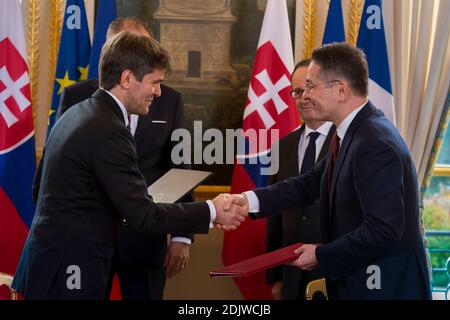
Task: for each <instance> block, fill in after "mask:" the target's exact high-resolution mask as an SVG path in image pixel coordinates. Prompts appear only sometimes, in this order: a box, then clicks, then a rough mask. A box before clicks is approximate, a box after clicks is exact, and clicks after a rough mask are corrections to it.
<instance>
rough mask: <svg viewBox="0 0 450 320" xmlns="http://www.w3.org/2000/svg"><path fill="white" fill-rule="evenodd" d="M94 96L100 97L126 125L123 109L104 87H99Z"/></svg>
mask: <svg viewBox="0 0 450 320" xmlns="http://www.w3.org/2000/svg"><path fill="white" fill-rule="evenodd" d="M92 97H93V98H96V99H99V100H100V102H101V103H102V104H103V105H105V106H107V107H108V108H110V110H111V111H112V112H113V113H114V114H115V115H116V116H117V117H118V118H119V119H120V121H121V122H122V123H123V125H124V126H125V119H124V118H123V113H122V110H120V107H119V105H118V104H117V102H116V101H115V100H114V99H113V97H111V96H110V95H109V93H108V92H106V91H105V90H103V89H97V91H95V93H94V94H93V95H92Z"/></svg>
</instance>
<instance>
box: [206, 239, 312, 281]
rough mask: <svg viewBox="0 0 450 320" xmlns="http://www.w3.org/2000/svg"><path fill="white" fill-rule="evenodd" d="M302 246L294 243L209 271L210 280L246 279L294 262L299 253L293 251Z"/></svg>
mask: <svg viewBox="0 0 450 320" xmlns="http://www.w3.org/2000/svg"><path fill="white" fill-rule="evenodd" d="M302 245H303V243H294V244H292V245H290V246H287V247H284V248H281V249H278V250H275V251H272V252H268V253H265V254H262V255H260V256H256V257H253V258H250V259H247V260H244V261H241V262H238V263H235V264H231V265H229V266H226V267H223V268H221V269H219V270H214V271H211V272H210V273H209V275H210V276H211V278H218V277H246V276H249V275H251V274H254V273H257V272H259V271H263V270H266V269H269V268H272V267H275V266H278V265H280V264H283V263H287V262H291V261H294V260H295V259H297V258H298V256H299V255H300V254H299V253H295V252H294V250H295V249H298V248H300V247H301V246H302Z"/></svg>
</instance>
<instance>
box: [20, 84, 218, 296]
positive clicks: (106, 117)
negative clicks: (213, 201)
mask: <svg viewBox="0 0 450 320" xmlns="http://www.w3.org/2000/svg"><path fill="white" fill-rule="evenodd" d="M122 219H126V220H127V221H128V224H129V225H130V227H131V228H132V229H134V230H135V232H137V233H154V234H165V233H171V232H183V233H200V232H201V233H207V232H208V229H209V220H210V213H209V208H208V205H207V204H206V203H204V202H202V203H190V204H175V205H168V204H155V203H153V202H152V201H151V198H150V197H149V196H148V195H147V185H146V182H145V179H144V177H143V175H142V174H141V173H140V171H139V169H138V167H137V154H136V148H135V142H134V139H133V137H132V135H131V133H130V132H129V130H127V128H126V127H125V125H124V120H123V114H122V112H121V110H120V108H119V106H118V105H117V104H116V102H115V101H114V99H113V98H112V97H111V96H110V95H109V94H108V93H106V92H104V91H102V90H98V91H97V92H96V93H95V94H94V95H93V96H92V98H89V99H87V100H85V101H83V102H81V103H80V104H78V105H76V106H74V107H73V108H71V109H70V110H69V111H68V112H66V113H65V114H64V116H63V117H61V119H59V120H58V121H57V122H56V124H55V126H54V127H53V130H52V132H51V134H50V136H49V138H48V141H47V144H46V150H45V157H44V164H43V169H42V181H41V187H40V190H39V196H38V202H37V208H36V214H35V217H34V220H33V224H32V226H31V229H30V232H29V236H28V239H27V241H26V244H25V249H24V251H23V252H22V256H21V259H20V262H19V266H18V268H17V271H16V274H15V278H14V283H13V287H14V288H15V289H16V290H17V291H19V292H21V293H23V294H24V296H25V298H29V299H58V298H61V299H71V298H76V299H103V298H104V297H105V293H106V285H107V280H108V274H109V269H110V266H111V258H112V255H113V251H114V247H115V245H116V240H117V233H118V225H119V224H120V221H121V220H122ZM73 265H75V266H78V267H79V269H80V270H81V278H80V279H81V289H80V290H69V289H68V287H67V285H66V282H67V281H68V277H69V276H70V274H67V271H68V268H69V267H70V266H73ZM69 281H70V280H69Z"/></svg>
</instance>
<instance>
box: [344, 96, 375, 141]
mask: <svg viewBox="0 0 450 320" xmlns="http://www.w3.org/2000/svg"><path fill="white" fill-rule="evenodd" d="M367 102H368V100H366V101H364V103H363V104H362V105H360V106H359V107H358V108H356V109H355V110H353V111H352V112H351V113H350V114H349V115H348V116H347V117H345V119H344V120H343V121H342V122H341V124H340V125H339V127H337V128H336V134H337V135H338V137H339V140H340V141H343V140H344V137H345V134H346V133H347V130H348V127H350V124H351V123H352V121H353V119H354V118H355V117H356V115H357V114H358V112H359V111H361V109H362V108H363V107H364V106H365V105H366V104H367Z"/></svg>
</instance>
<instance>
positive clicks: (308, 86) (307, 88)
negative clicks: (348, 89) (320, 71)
mask: <svg viewBox="0 0 450 320" xmlns="http://www.w3.org/2000/svg"><path fill="white" fill-rule="evenodd" d="M332 82H342V81H341V80H330V81H325V82H321V83H318V84H313V83H312V82H311V81H308V80H306V82H305V90H304V91H307V92H308V93H311V90H312V89H313V88H315V87H317V86H320V85H322V84H327V83H332Z"/></svg>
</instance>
